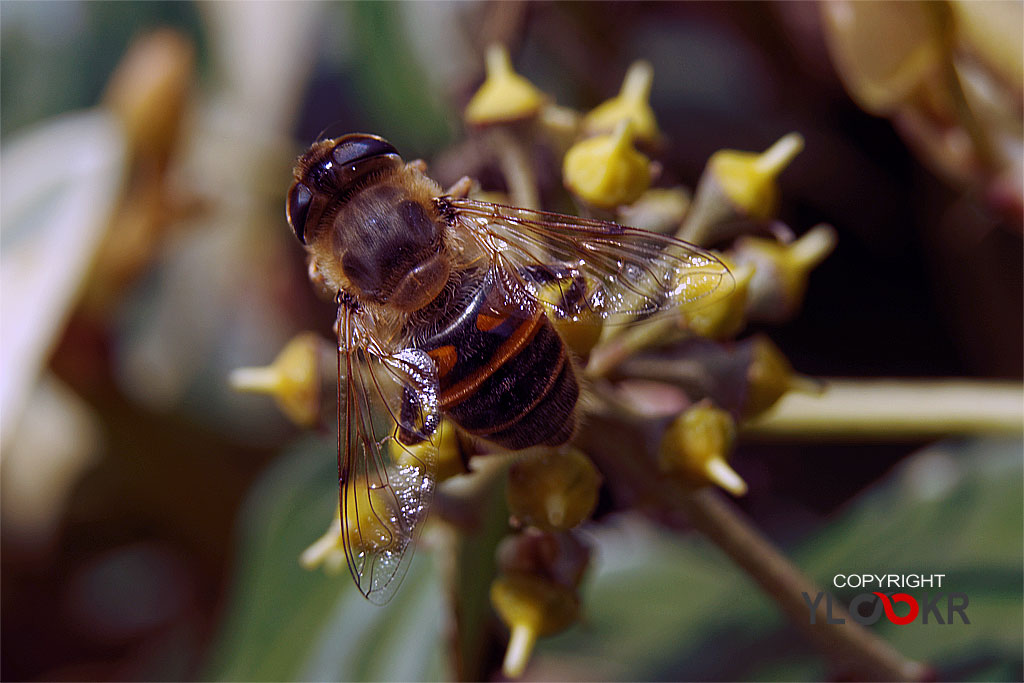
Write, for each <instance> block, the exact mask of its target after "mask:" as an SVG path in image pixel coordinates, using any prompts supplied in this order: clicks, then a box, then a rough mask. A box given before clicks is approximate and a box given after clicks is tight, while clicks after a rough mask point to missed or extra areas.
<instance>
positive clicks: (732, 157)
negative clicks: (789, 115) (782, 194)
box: [707, 133, 804, 218]
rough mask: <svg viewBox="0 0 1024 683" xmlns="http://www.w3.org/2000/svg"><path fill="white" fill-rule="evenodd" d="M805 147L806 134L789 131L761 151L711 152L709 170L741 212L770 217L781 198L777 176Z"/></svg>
mask: <svg viewBox="0 0 1024 683" xmlns="http://www.w3.org/2000/svg"><path fill="white" fill-rule="evenodd" d="M803 147H804V139H803V137H802V136H801V135H799V134H798V133H790V134H789V135H784V136H783V137H782V138H780V139H779V141H778V142H776V143H775V144H774V145H772V146H771V147H769V148H768V149H767V150H766V151H764V152H762V153H760V154H758V153H755V152H737V151H735V150H731V149H723V150H721V151H718V152H715V153H714V154H713V155H711V159H710V160H708V168H707V171H708V173H710V174H711V175H712V177H713V178H714V179H715V180H716V181H718V184H719V185H720V186H721V188H722V191H723V192H724V193H725V196H726V197H727V198H728V199H729V200H730V201H731V202H732V204H733V205H735V207H736V208H737V209H738V210H739V211H740V212H741V213H743V214H746V215H748V216H751V217H753V218H768V217H769V216H771V215H772V214H773V213H775V208H776V205H777V204H778V199H779V189H778V186H777V185H776V183H775V179H776V178H777V177H778V175H779V174H780V173H781V172H782V170H783V169H785V168H786V166H788V165H789V162H791V161H792V160H793V157H795V156H796V155H797V154H799V153H800V150H802V149H803Z"/></svg>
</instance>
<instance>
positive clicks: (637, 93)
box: [583, 61, 659, 143]
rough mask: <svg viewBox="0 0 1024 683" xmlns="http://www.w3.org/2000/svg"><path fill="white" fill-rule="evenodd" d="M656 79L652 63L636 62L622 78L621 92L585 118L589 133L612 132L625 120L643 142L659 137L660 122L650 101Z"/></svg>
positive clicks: (585, 127) (649, 141)
mask: <svg viewBox="0 0 1024 683" xmlns="http://www.w3.org/2000/svg"><path fill="white" fill-rule="evenodd" d="M653 80H654V69H653V68H652V67H651V65H650V63H649V62H645V61H637V62H633V64H632V66H630V67H629V71H627V72H626V77H625V78H624V79H623V81H622V89H621V90H620V91H619V94H618V95H616V96H615V97H613V98H611V99H610V100H607V101H605V102H603V103H602V104H600V105H598V106H597V107H595V108H594V109H593V111H591V112H590V113H589V114H587V115H586V116H585V117H584V118H583V128H584V130H585V131H586V133H587V134H588V135H595V134H600V133H610V132H611V131H613V130H615V128H616V126H618V125H619V123H620V122H621V121H629V122H630V123H631V124H632V126H633V133H634V134H635V135H636V138H637V140H639V141H640V142H643V143H652V142H654V141H655V140H657V138H658V135H659V132H658V122H657V121H656V120H655V118H654V111H653V110H652V109H651V105H650V101H649V100H650V97H651V82H652V81H653Z"/></svg>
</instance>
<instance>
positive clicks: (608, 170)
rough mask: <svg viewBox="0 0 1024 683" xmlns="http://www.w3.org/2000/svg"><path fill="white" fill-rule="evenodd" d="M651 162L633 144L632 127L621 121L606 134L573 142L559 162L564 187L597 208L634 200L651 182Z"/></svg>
mask: <svg viewBox="0 0 1024 683" xmlns="http://www.w3.org/2000/svg"><path fill="white" fill-rule="evenodd" d="M650 165H651V162H650V160H649V159H648V158H647V157H646V156H644V155H643V154H641V153H640V152H638V151H637V150H636V148H634V147H633V134H632V127H631V124H630V123H629V121H622V122H621V123H619V125H618V126H617V127H616V128H615V131H614V132H613V133H611V134H609V135H598V136H596V137H592V138H587V139H586V140H582V141H580V142H577V143H576V144H575V145H573V146H572V147H571V148H570V149H569V151H568V152H566V154H565V159H564V161H563V163H562V178H563V182H564V183H565V186H566V187H567V188H569V190H570V191H571V192H572V193H573V194H575V195H576V196H578V197H579V198H580V199H582V200H584V201H586V202H588V203H590V204H593V205H594V206H597V207H601V208H612V207H615V206H619V205H621V204H630V203H632V202H633V201H635V200H636V199H637V198H638V197H640V195H641V194H643V192H644V190H646V189H647V187H648V186H649V185H650V184H651V169H650Z"/></svg>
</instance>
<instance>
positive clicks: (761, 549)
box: [680, 488, 928, 681]
mask: <svg viewBox="0 0 1024 683" xmlns="http://www.w3.org/2000/svg"><path fill="white" fill-rule="evenodd" d="M680 506H681V507H682V508H683V509H684V510H685V511H686V513H687V516H688V518H689V520H690V522H691V523H692V524H693V526H694V527H696V528H697V529H699V530H700V531H701V532H703V533H704V535H705V536H707V537H708V538H709V539H710V540H711V541H712V542H713V543H714V544H715V545H717V546H718V547H719V548H721V549H722V551H723V552H725V553H726V554H727V555H728V556H729V557H731V558H732V559H733V560H734V561H735V562H736V564H737V565H739V566H740V567H741V568H742V569H743V570H744V571H746V572H747V574H748V575H749V576H750V577H751V578H752V579H753V580H754V581H756V582H757V583H758V585H760V586H761V588H762V589H763V590H764V591H765V593H767V594H768V595H769V596H770V597H771V598H772V599H773V600H775V602H776V604H778V606H779V608H780V609H781V610H782V611H783V612H785V613H786V615H788V616H789V618H790V619H791V620H792V621H793V623H794V624H796V625H798V626H799V627H800V628H801V629H802V630H803V631H804V632H805V633H807V635H808V636H810V638H811V639H812V640H814V641H815V642H816V643H817V644H818V645H819V647H820V648H821V649H822V650H823V651H824V652H825V654H826V655H827V656H828V657H829V659H830V660H831V661H832V662H833V664H834V665H835V666H836V667H837V670H838V671H839V672H840V673H843V674H846V675H852V676H854V677H855V678H858V679H862V680H879V681H892V680H907V681H919V680H923V679H924V677H925V676H926V674H927V673H928V668H927V667H926V666H925V665H923V664H921V663H920V662H916V661H913V660H911V659H907V658H905V657H904V656H903V655H901V654H900V653H899V652H898V651H896V650H895V649H894V648H893V647H892V646H891V645H889V644H888V643H887V642H885V641H884V640H882V639H881V638H879V637H878V636H876V635H875V634H873V633H871V632H870V631H868V630H866V629H864V628H863V627H862V626H861V625H860V624H858V623H856V622H855V621H853V620H852V619H850V617H849V615H848V614H847V613H846V611H845V610H844V609H843V608H842V607H841V606H840V605H838V604H835V603H833V604H832V605H831V616H832V617H833V618H844V619H845V623H844V624H842V625H841V626H840V625H836V624H834V623H833V624H829V623H828V619H827V616H829V615H827V614H826V613H825V612H826V607H825V601H820V602H819V603H818V607H817V609H816V617H817V618H816V619H815V623H814V624H811V623H810V622H811V619H810V616H811V615H810V610H809V608H808V606H807V603H806V602H805V601H804V598H803V595H802V594H803V593H807V594H808V595H811V596H815V595H817V594H818V593H819V592H820V591H821V589H820V588H819V587H818V586H816V585H815V584H814V582H812V581H811V580H810V579H808V578H807V577H806V576H804V575H803V574H802V573H801V572H800V571H799V570H798V569H797V568H796V567H795V566H793V564H792V563H790V561H789V560H788V559H786V557H784V556H783V555H782V554H781V553H780V552H779V551H778V550H776V549H775V547H774V546H772V544H771V543H770V542H769V541H768V540H767V539H766V538H765V537H764V536H762V535H761V534H760V533H759V532H758V531H757V530H755V529H754V528H753V527H752V526H750V525H749V524H748V523H747V522H746V520H744V519H743V518H742V517H741V516H740V514H739V513H738V512H737V511H736V510H735V509H733V507H732V506H731V505H730V504H729V503H727V502H726V501H725V500H723V498H722V496H721V494H720V493H718V491H715V490H712V489H710V488H705V489H701V490H698V491H695V492H693V493H690V494H688V495H685V496H683V497H682V498H681V501H680Z"/></svg>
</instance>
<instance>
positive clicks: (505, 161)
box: [490, 128, 540, 209]
mask: <svg viewBox="0 0 1024 683" xmlns="http://www.w3.org/2000/svg"><path fill="white" fill-rule="evenodd" d="M490 142H491V146H492V149H493V150H494V153H495V154H496V155H497V157H498V165H499V166H500V167H501V172H502V175H504V176H505V183H506V184H507V185H508V195H509V201H511V202H512V204H513V205H514V206H521V207H523V208H524V209H539V208H540V192H539V191H538V189H537V177H536V175H535V174H534V172H533V162H532V161H531V160H530V154H529V151H528V150H527V149H526V147H525V146H524V145H523V143H522V141H521V140H520V139H519V137H518V136H517V135H515V134H514V133H511V132H509V131H507V130H505V129H503V128H495V129H494V130H492V131H490Z"/></svg>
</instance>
